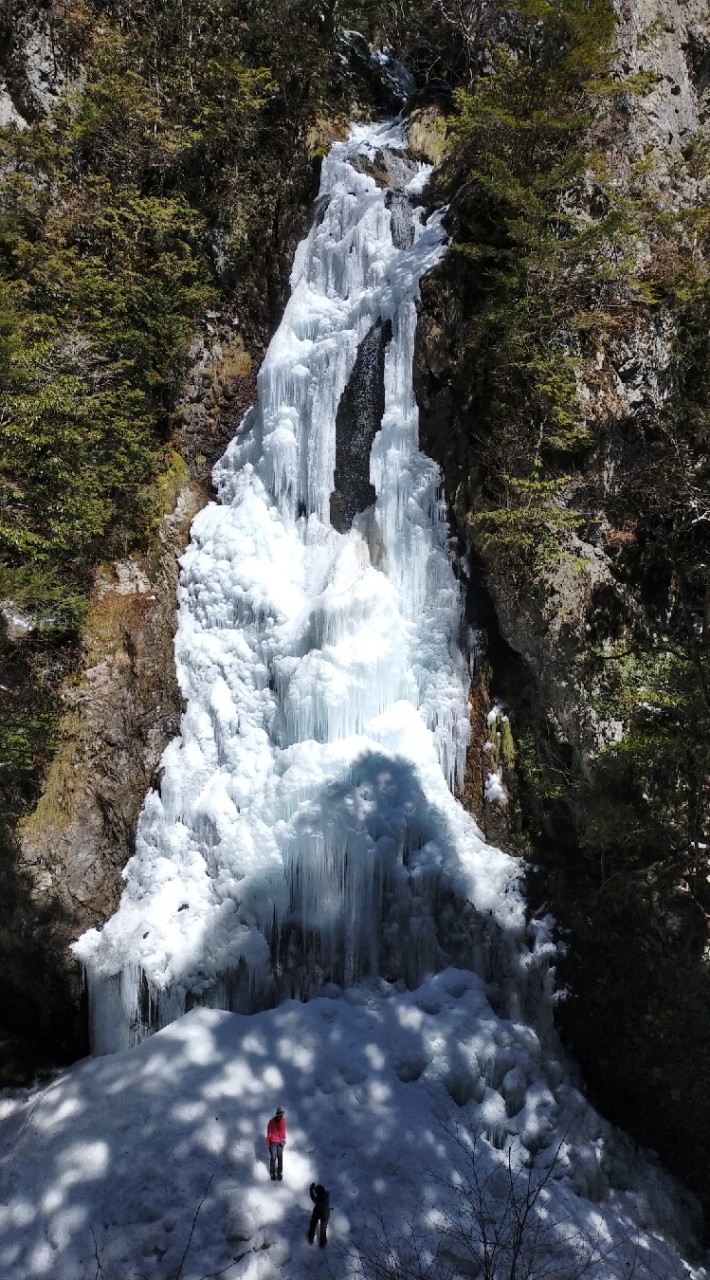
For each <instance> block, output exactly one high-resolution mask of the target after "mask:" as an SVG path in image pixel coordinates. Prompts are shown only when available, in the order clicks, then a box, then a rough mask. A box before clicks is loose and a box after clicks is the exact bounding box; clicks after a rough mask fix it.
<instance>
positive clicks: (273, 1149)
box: [269, 1142, 284, 1178]
mask: <svg viewBox="0 0 710 1280" xmlns="http://www.w3.org/2000/svg"><path fill="white" fill-rule="evenodd" d="M283 1168H284V1144H283V1142H270V1143H269V1172H270V1174H271V1176H272V1178H273V1177H275V1176H276V1175H277V1174H278V1176H279V1178H281V1177H282V1176H283Z"/></svg>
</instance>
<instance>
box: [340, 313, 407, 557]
mask: <svg viewBox="0 0 710 1280" xmlns="http://www.w3.org/2000/svg"><path fill="white" fill-rule="evenodd" d="M391 337H392V326H391V325H390V324H389V322H388V323H386V324H382V323H381V322H378V323H377V324H375V325H373V326H372V328H371V329H370V332H369V333H368V334H367V335H366V337H365V338H363V340H362V342H361V343H360V347H359V349H358V353H357V357H356V359H355V365H354V368H353V371H352V373H351V375H350V379H349V382H348V385H347V387H346V388H345V391H344V392H343V395H342V398H341V401H340V404H339V405H338V416H337V419H336V428H335V431H336V435H335V440H336V444H335V476H334V489H333V492H332V494H331V497H330V519H331V522H332V524H333V526H334V528H336V529H337V530H338V531H339V532H340V533H345V531H346V530H347V529H349V528H350V526H351V524H352V522H353V518H354V517H355V516H356V515H357V513H358V512H359V511H365V510H366V508H367V507H370V506H372V503H373V502H374V501H375V496H376V495H375V490H374V488H373V486H372V485H371V483H370V451H371V449H372V441H373V440H374V438H375V433H376V432H377V431H378V430H379V426H380V423H381V421H382V414H383V413H384V409H385V383H384V372H385V351H386V349H387V344H388V342H389V341H390V338H391Z"/></svg>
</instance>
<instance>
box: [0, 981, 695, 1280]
mask: <svg viewBox="0 0 710 1280" xmlns="http://www.w3.org/2000/svg"><path fill="white" fill-rule="evenodd" d="M277 1105H281V1106H283V1107H284V1108H285V1111H286V1117H287V1125H288V1143H287V1146H286V1150H285V1156H284V1181H283V1183H272V1182H271V1181H270V1179H269V1173H268V1163H267V1152H266V1145H265V1137H264V1135H265V1129H266V1123H267V1120H268V1118H269V1116H270V1115H271V1114H272V1113H273V1111H274V1109H275V1107H276V1106H277ZM0 1115H3V1117H4V1118H3V1119H2V1121H1V1122H0V1141H1V1143H2V1151H3V1154H2V1157H1V1158H0V1204H1V1206H2V1207H1V1208H0V1276H2V1280H40V1278H42V1280H89V1278H91V1280H95V1278H96V1277H102V1278H103V1280H139V1278H143V1280H176V1277H178V1276H180V1278H181V1280H198V1278H200V1277H206V1276H216V1275H222V1276H224V1277H226V1278H227V1280H237V1278H239V1280H270V1278H272V1277H273V1278H274V1280H276V1277H279V1278H282V1280H300V1278H301V1277H303V1278H306V1277H313V1280H316V1278H318V1277H325V1276H335V1277H338V1280H348V1278H349V1277H357V1276H367V1277H369V1278H371V1280H374V1277H375V1275H376V1274H377V1273H376V1272H375V1270H374V1268H373V1264H372V1259H371V1256H370V1255H371V1254H372V1251H373V1250H374V1251H375V1252H380V1254H382V1251H381V1248H380V1245H379V1244H378V1237H379V1236H380V1234H381V1229H380V1228H379V1227H378V1223H377V1219H378V1215H379V1214H380V1213H382V1215H383V1217H384V1221H385V1223H386V1227H387V1231H388V1234H389V1238H390V1244H391V1246H392V1247H393V1249H394V1250H395V1251H396V1252H398V1253H402V1252H404V1254H405V1255H406V1253H407V1248H408V1246H407V1243H406V1234H407V1224H408V1223H410V1222H411V1221H412V1220H416V1222H417V1225H418V1229H419V1230H420V1231H422V1232H423V1233H424V1236H425V1237H428V1245H429V1246H430V1247H431V1248H435V1247H436V1245H437V1242H438V1243H439V1245H441V1244H442V1241H443V1243H445V1245H446V1247H447V1249H450V1250H451V1251H452V1254H453V1256H454V1258H463V1260H464V1263H467V1264H468V1266H467V1268H466V1267H464V1269H463V1271H462V1272H460V1271H459V1270H458V1269H455V1274H463V1275H468V1276H472V1275H475V1274H479V1273H477V1272H475V1271H474V1270H472V1269H471V1249H472V1248H473V1245H474V1243H475V1238H476V1232H477V1215H476V1213H474V1214H473V1216H471V1210H470V1206H471V1204H473V1205H474V1208H475V1206H476V1203H477V1196H476V1191H475V1181H474V1180H473V1176H472V1169H474V1168H475V1178H476V1179H477V1181H478V1186H479V1190H480V1196H481V1205H483V1203H484V1202H485V1206H486V1211H488V1210H489V1209H491V1210H492V1211H493V1213H494V1215H497V1216H498V1219H499V1222H500V1224H501V1225H500V1232H501V1239H500V1241H499V1244H500V1261H501V1265H503V1264H504V1263H505V1262H506V1258H507V1259H508V1264H507V1266H506V1269H505V1270H504V1271H503V1270H502V1271H501V1272H496V1273H495V1274H496V1275H499V1274H501V1275H502V1274H505V1276H506V1280H509V1276H510V1266H509V1250H508V1251H506V1247H505V1236H504V1226H503V1224H505V1223H507V1224H510V1222H511V1221H512V1212H513V1210H512V1204H511V1197H510V1189H511V1185H512V1186H513V1189H514V1195H513V1201H514V1202H515V1203H517V1204H518V1206H519V1207H520V1206H521V1205H522V1203H523V1198H524V1195H525V1192H526V1190H528V1191H529V1190H532V1192H533V1193H534V1192H535V1190H536V1189H538V1198H537V1202H536V1205H535V1208H534V1212H533V1214H532V1215H531V1219H530V1225H529V1229H528V1231H527V1234H526V1235H524V1237H523V1239H524V1245H525V1242H527V1246H529V1249H530V1250H532V1253H531V1256H530V1258H529V1259H528V1261H529V1262H530V1263H531V1265H533V1271H532V1273H531V1274H532V1275H533V1276H543V1275H544V1276H546V1277H547V1278H548V1280H550V1277H557V1280H563V1278H564V1280H571V1278H572V1277H573V1276H575V1275H579V1274H581V1271H580V1270H579V1268H580V1267H581V1265H582V1264H583V1263H585V1264H586V1263H588V1264H589V1265H588V1269H585V1270H584V1275H585V1276H586V1277H588V1280H602V1278H604V1280H621V1277H635V1278H636V1280H681V1277H686V1278H687V1280H690V1278H691V1277H694V1280H701V1277H705V1276H706V1273H705V1272H704V1271H703V1270H701V1269H699V1268H698V1269H695V1270H693V1269H692V1268H691V1267H690V1266H688V1265H686V1263H685V1262H683V1260H682V1258H681V1256H680V1254H679V1253H678V1252H677V1250H676V1248H675V1246H673V1245H672V1244H671V1243H670V1241H669V1240H667V1239H664V1238H663V1234H662V1233H663V1232H664V1231H667V1232H672V1231H676V1232H677V1233H678V1234H680V1235H681V1237H682V1236H683V1235H684V1233H685V1231H686V1229H687V1221H686V1222H684V1215H683V1211H682V1209H681V1207H680V1206H681V1200H680V1198H679V1197H678V1193H677V1191H674V1190H673V1186H672V1184H671V1182H670V1180H669V1179H668V1178H667V1176H666V1175H664V1174H662V1173H661V1172H660V1170H659V1169H658V1168H657V1167H656V1166H655V1165H654V1164H653V1163H649V1162H647V1161H646V1160H645V1159H644V1158H642V1157H641V1156H640V1155H639V1153H638V1151H637V1150H636V1149H635V1148H634V1147H633V1144H631V1143H630V1142H629V1141H628V1139H626V1138H624V1137H623V1136H622V1135H619V1134H617V1133H614V1131H612V1130H611V1128H610V1127H609V1126H608V1125H607V1124H606V1123H605V1122H604V1121H603V1120H601V1119H600V1118H599V1117H598V1116H596V1115H595V1113H594V1112H593V1111H592V1110H591V1109H590V1108H589V1107H588V1105H587V1104H586V1102H585V1101H584V1099H583V1098H582V1097H581V1095H580V1094H579V1093H578V1092H577V1090H576V1089H575V1088H573V1087H572V1085H570V1084H569V1083H568V1082H567V1079H566V1077H565V1072H564V1069H563V1068H562V1066H561V1064H560V1063H559V1062H558V1061H556V1060H555V1059H554V1058H553V1057H551V1056H550V1055H549V1053H547V1052H545V1051H544V1050H543V1049H542V1048H541V1045H540V1043H539V1041H538V1039H537V1037H536V1036H535V1034H534V1032H533V1031H531V1029H530V1027H528V1026H526V1025H524V1024H522V1023H512V1022H509V1021H506V1020H505V1019H501V1018H498V1017H497V1016H496V1015H495V1014H494V1013H493V1012H492V1010H491V1008H490V1005H489V1003H488V1000H487V996H486V990H485V987H484V984H483V983H482V982H481V980H480V979H479V978H477V977H476V976H475V975H474V974H472V973H470V972H468V971H463V970H451V969H450V970H447V971H445V972H444V973H442V974H440V975H438V976H437V977H435V978H432V979H431V980H430V981H428V982H426V983H425V984H424V985H422V986H421V987H420V988H419V989H418V990H416V991H414V992H405V991H401V990H398V989H396V988H395V987H392V986H389V985H387V984H386V983H383V982H378V983H375V984H372V985H370V986H360V987H356V988H353V989H351V990H350V991H348V992H347V993H346V994H345V995H344V996H343V995H342V994H338V993H336V992H335V991H333V993H332V995H331V997H330V998H319V999H316V1000H313V1001H311V1002H310V1003H308V1004H303V1003H299V1002H296V1001H289V1002H287V1003H285V1004H283V1005H281V1006H280V1007H278V1008H276V1009H273V1010H270V1011H267V1012H264V1013H260V1014H254V1015H251V1016H249V1017H246V1016H243V1015H240V1014H230V1013H224V1012H221V1011H217V1010H212V1009H195V1010H193V1011H192V1012H191V1013H189V1014H186V1015H185V1016H184V1017H183V1018H181V1019H180V1020H179V1021H176V1022H174V1023H173V1024H172V1025H171V1026H169V1027H167V1028H166V1029H165V1030H163V1031H161V1032H159V1033H158V1034H157V1035H155V1036H153V1037H152V1038H151V1039H149V1040H146V1041H144V1042H143V1043H142V1044H141V1045H139V1046H138V1047H137V1048H135V1049H132V1050H128V1051H125V1052H123V1053H119V1054H116V1055H114V1056H112V1057H105V1058H100V1059H92V1060H87V1061H86V1062H84V1063H81V1064H79V1065H77V1066H76V1067H74V1068H73V1069H71V1070H70V1071H67V1072H66V1073H64V1074H63V1075H61V1076H60V1077H58V1078H57V1079H56V1080H55V1081H54V1082H53V1083H51V1084H49V1085H48V1086H47V1087H45V1088H43V1089H40V1090H38V1091H37V1092H34V1093H29V1094H27V1095H13V1096H11V1095H6V1096H5V1097H4V1098H3V1099H1V1100H0ZM457 1126H458V1130H457ZM457 1134H458V1136H457ZM474 1138H475V1163H474V1165H473V1166H472V1165H471V1163H470V1155H471V1153H472V1151H473V1146H472V1142H473V1139H474ZM531 1153H534V1154H532V1156H531ZM531 1158H532V1161H533V1163H532V1170H531V1172H530V1173H528V1171H526V1168H525V1162H526V1161H530V1159H531ZM508 1159H510V1175H511V1177H512V1183H511V1177H509V1173H508ZM461 1178H463V1181H460V1179H461ZM528 1178H529V1179H530V1180H529V1181H528ZM544 1179H547V1181H545V1182H544V1185H541V1183H543V1180H544ZM313 1180H316V1181H322V1182H323V1183H324V1184H325V1185H326V1186H327V1187H328V1188H329V1189H330V1191H331V1197H332V1202H333V1214H332V1218H331V1224H330V1228H329V1243H328V1246H327V1248H326V1249H325V1250H324V1251H322V1252H321V1251H320V1250H319V1249H318V1248H317V1247H316V1248H309V1246H308V1244H307V1242H306V1230H307V1226H308V1220H309V1212H310V1201H309V1198H308V1186H309V1184H310V1183H311V1182H312V1181H313ZM457 1182H458V1184H459V1185H458V1188H457ZM466 1206H468V1208H467V1207H466ZM198 1209H199V1213H198V1212H197V1211H198ZM462 1210H463V1212H464V1218H463V1222H464V1227H467V1231H468V1237H469V1238H468V1245H467V1244H466V1240H465V1239H464V1240H463V1241H458V1242H457V1241H456V1240H454V1238H453V1234H452V1231H451V1229H450V1228H449V1227H447V1218H449V1217H451V1218H452V1219H454V1220H457V1221H460V1220H461V1214H462ZM466 1213H468V1219H467V1218H466V1216H465V1215H466ZM196 1214H197V1218H196V1220H195V1215H196ZM480 1217H481V1214H480V1213H479V1214H478V1219H480ZM437 1223H438V1224H439V1227H440V1228H443V1236H442V1234H441V1231H440V1230H438V1229H437ZM193 1227H194V1230H193ZM191 1232H192V1235H191ZM465 1235H466V1231H465V1232H464V1236H465ZM188 1243H189V1247H188ZM420 1244H423V1246H424V1247H425V1248H426V1247H427V1239H424V1241H423V1242H421V1241H420ZM186 1249H187V1252H186ZM443 1263H444V1259H442V1265H443ZM414 1274H416V1273H414ZM443 1274H446V1272H437V1271H434V1272H433V1273H432V1276H431V1280H434V1277H435V1276H439V1275H443ZM515 1274H517V1276H518V1277H522V1276H523V1275H527V1274H528V1273H527V1272H524V1271H522V1270H521V1271H518V1272H517V1273H515Z"/></svg>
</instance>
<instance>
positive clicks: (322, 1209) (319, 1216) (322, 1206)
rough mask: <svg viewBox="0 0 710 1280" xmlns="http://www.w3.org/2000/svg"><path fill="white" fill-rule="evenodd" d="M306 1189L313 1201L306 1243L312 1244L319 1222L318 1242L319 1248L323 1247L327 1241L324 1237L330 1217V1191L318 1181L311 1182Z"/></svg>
mask: <svg viewBox="0 0 710 1280" xmlns="http://www.w3.org/2000/svg"><path fill="white" fill-rule="evenodd" d="M308 1190H309V1191H310V1193H311V1200H312V1201H313V1213H312V1214H311V1225H310V1226H309V1228H308V1243H309V1244H313V1241H314V1240H315V1238H316V1227H317V1226H318V1223H319V1222H320V1232H319V1235H318V1243H319V1245H320V1247H321V1249H325V1246H326V1244H327V1243H328V1241H327V1237H326V1228H327V1226H328V1219H329V1217H330V1192H329V1191H326V1189H325V1187H322V1186H321V1184H320V1182H318V1183H316V1182H312V1183H311V1185H310V1187H309V1188H308Z"/></svg>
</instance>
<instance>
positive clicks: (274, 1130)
mask: <svg viewBox="0 0 710 1280" xmlns="http://www.w3.org/2000/svg"><path fill="white" fill-rule="evenodd" d="M285 1141H286V1117H285V1116H279V1117H278V1119H277V1118H276V1116H272V1117H271V1119H270V1120H269V1123H268V1124H267V1126H266V1145H267V1147H268V1146H269V1144H270V1143H272V1142H285Z"/></svg>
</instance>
